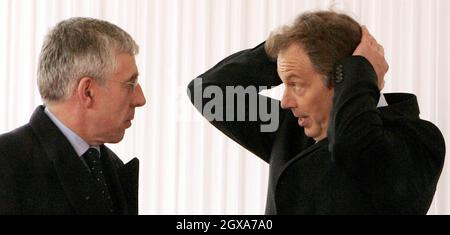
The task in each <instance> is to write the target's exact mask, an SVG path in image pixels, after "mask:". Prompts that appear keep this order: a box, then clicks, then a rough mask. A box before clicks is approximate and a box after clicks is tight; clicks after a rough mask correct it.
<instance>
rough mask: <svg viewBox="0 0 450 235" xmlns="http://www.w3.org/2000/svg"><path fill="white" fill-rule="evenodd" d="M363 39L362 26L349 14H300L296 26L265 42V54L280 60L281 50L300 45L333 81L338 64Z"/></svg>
mask: <svg viewBox="0 0 450 235" xmlns="http://www.w3.org/2000/svg"><path fill="white" fill-rule="evenodd" d="M361 36H362V32H361V26H360V25H359V23H358V22H356V21H355V20H354V19H352V18H351V17H350V16H348V15H344V14H340V13H336V12H333V11H317V12H308V13H305V14H302V15H300V16H299V17H298V18H297V19H296V20H295V22H294V24H293V25H289V26H284V27H282V28H281V29H279V30H278V31H276V32H275V33H273V34H272V35H271V36H270V37H269V39H268V40H267V42H266V51H267V54H268V55H269V56H270V57H271V58H273V59H277V57H278V54H279V53H280V51H283V50H285V49H287V48H288V47H289V46H291V45H292V44H293V43H298V44H300V46H302V48H303V49H304V50H305V52H306V53H307V55H308V57H309V59H310V60H311V63H312V64H313V66H314V69H315V70H316V71H317V72H318V73H320V74H323V75H325V76H327V77H328V78H330V77H331V76H330V75H331V73H332V72H333V68H334V66H335V64H336V63H337V62H338V61H339V60H341V59H343V58H344V57H347V56H350V55H352V54H353V52H354V51H355V49H356V47H357V46H358V44H359V43H360V42H361ZM327 82H329V81H327Z"/></svg>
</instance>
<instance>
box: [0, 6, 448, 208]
mask: <svg viewBox="0 0 450 235" xmlns="http://www.w3.org/2000/svg"><path fill="white" fill-rule="evenodd" d="M330 7H332V8H333V9H336V10H340V11H344V12H346V13H349V14H350V15H351V16H353V17H354V18H356V19H357V20H358V21H359V22H360V23H362V24H365V25H367V26H368V28H369V29H370V30H371V32H372V33H373V34H374V35H375V37H376V38H377V39H378V40H379V41H380V42H381V44H383V45H384V47H385V49H386V54H387V59H388V61H389V63H390V66H391V70H390V72H389V74H388V75H387V83H386V89H385V92H410V93H414V94H416V95H418V98H419V103H420V107H421V111H422V113H421V117H422V118H423V119H426V120H430V121H432V122H433V123H435V124H436V125H437V126H438V127H439V128H440V129H441V130H442V132H443V133H444V136H445V138H446V140H448V139H449V134H450V129H449V128H450V127H449V123H450V122H449V121H450V107H449V104H448V100H450V95H449V90H450V81H449V72H450V43H449V42H450V27H449V23H450V15H449V12H450V1H448V0H343V1H330V0H148V1H145V0H39V1H38V0H0V110H1V111H0V133H4V132H7V131H11V130H13V129H14V128H16V127H18V126H21V125H23V124H25V123H27V122H28V120H29V117H30V115H31V113H32V112H33V110H34V109H35V108H36V106H37V105H40V104H41V100H40V97H39V93H38V90H37V86H36V64H37V58H38V55H39V51H40V47H41V45H42V41H43V38H44V36H45V34H46V33H47V32H48V30H49V29H50V28H52V27H53V26H54V25H55V24H56V23H58V22H59V21H61V20H64V19H67V18H69V17H73V16H89V17H95V18H101V19H104V20H108V21H110V22H112V23H115V24H117V25H118V26H120V27H122V28H123V29H125V30H126V31H128V32H129V33H130V34H131V35H132V36H133V37H134V38H135V39H136V41H137V42H138V44H139V45H140V47H141V53H140V54H139V55H138V57H137V60H138V66H139V68H140V73H141V78H140V79H141V80H140V81H141V85H142V87H143V90H144V93H145V95H146V97H147V100H148V103H147V105H146V106H145V107H144V108H141V109H140V110H138V111H137V114H136V121H135V122H134V126H133V127H132V128H131V129H130V130H129V131H128V132H127V134H126V137H125V139H124V141H123V142H122V143H120V144H118V145H113V146H110V147H112V148H113V149H114V150H115V152H116V153H117V154H118V155H119V156H120V157H121V158H122V159H123V160H124V161H128V160H129V159H131V158H132V157H136V156H137V157H139V158H140V160H141V172H140V213H141V214H263V213H264V207H265V197H266V190H267V177H268V166H267V165H266V164H265V163H263V162H262V161H261V160H259V159H258V158H256V157H255V156H253V155H251V154H250V153H248V152H247V151H246V150H244V149H242V148H240V147H239V146H238V145H237V144H235V143H233V142H232V141H230V140H228V139H227V138H226V137H225V136H224V135H223V134H221V133H220V132H219V131H217V130H215V129H214V128H212V127H211V126H210V125H209V123H207V122H206V121H204V120H203V118H202V117H201V116H200V114H198V113H197V111H196V110H195V109H194V108H193V107H192V105H191V104H190V102H189V100H188V98H187V96H186V86H187V84H188V83H189V82H190V80H192V79H193V78H195V77H196V76H198V75H200V74H201V73H203V72H204V71H206V70H207V69H208V68H210V67H211V66H213V65H214V64H216V63H217V62H219V61H220V60H221V59H222V58H224V57H226V56H228V55H230V54H231V53H234V52H237V51H239V50H241V49H246V48H249V47H254V46H256V45H257V44H259V43H260V42H262V41H263V40H265V38H266V37H267V36H268V35H269V33H270V32H271V31H272V30H273V29H275V28H276V27H278V26H281V25H283V24H286V23H290V22H292V20H293V19H294V17H295V16H297V15H298V14H300V13H302V12H304V11H307V10H319V9H329V8H330ZM0 170H1V169H0ZM449 170H450V169H449V166H448V165H446V167H445V169H444V172H443V175H442V177H441V180H440V184H439V187H438V191H437V193H436V198H435V203H434V204H433V206H432V208H431V210H430V214H450V204H449V203H450V192H449V190H450V180H449V176H448V173H449Z"/></svg>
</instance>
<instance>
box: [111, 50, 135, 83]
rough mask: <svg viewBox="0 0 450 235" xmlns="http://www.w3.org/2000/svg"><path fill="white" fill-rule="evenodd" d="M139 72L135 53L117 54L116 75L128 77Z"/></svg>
mask: <svg viewBox="0 0 450 235" xmlns="http://www.w3.org/2000/svg"><path fill="white" fill-rule="evenodd" d="M136 73H138V68H137V65H136V60H135V58H134V56H133V55H131V54H128V53H121V54H118V55H116V70H115V72H114V75H115V76H119V77H124V79H126V78H127V77H128V78H129V77H130V76H133V75H134V74H136Z"/></svg>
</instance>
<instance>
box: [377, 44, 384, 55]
mask: <svg viewBox="0 0 450 235" xmlns="http://www.w3.org/2000/svg"><path fill="white" fill-rule="evenodd" d="M378 52H379V53H380V54H381V55H382V56H384V47H383V46H382V45H380V44H378Z"/></svg>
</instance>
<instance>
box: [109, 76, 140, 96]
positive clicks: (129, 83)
mask: <svg viewBox="0 0 450 235" xmlns="http://www.w3.org/2000/svg"><path fill="white" fill-rule="evenodd" d="M108 81H111V82H117V83H121V84H123V85H125V86H126V87H127V88H128V91H129V92H130V93H133V92H134V90H136V87H137V86H138V85H139V81H138V79H137V78H136V79H134V80H133V81H126V82H121V81H115V80H108Z"/></svg>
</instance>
